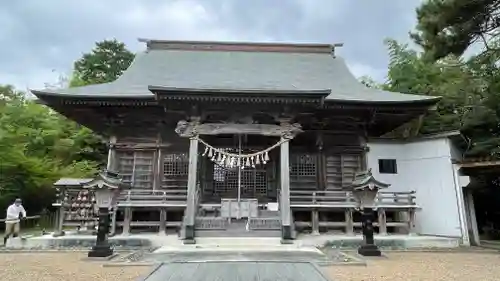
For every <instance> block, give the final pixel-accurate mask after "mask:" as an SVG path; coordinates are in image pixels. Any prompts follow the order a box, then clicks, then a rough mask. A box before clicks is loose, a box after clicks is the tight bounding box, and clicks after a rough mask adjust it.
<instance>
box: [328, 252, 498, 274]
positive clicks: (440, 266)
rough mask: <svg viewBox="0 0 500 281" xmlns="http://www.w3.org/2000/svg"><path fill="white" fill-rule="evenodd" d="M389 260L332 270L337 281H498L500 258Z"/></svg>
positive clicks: (397, 256) (412, 256)
mask: <svg viewBox="0 0 500 281" xmlns="http://www.w3.org/2000/svg"><path fill="white" fill-rule="evenodd" d="M387 256H388V259H385V260H383V259H380V260H369V261H368V266H367V267H358V266H353V267H347V266H343V267H330V268H328V269H326V271H327V272H328V274H329V276H331V277H332V279H333V280H335V281H337V280H338V281H379V280H383V281H396V280H397V281H401V280H405V281H423V280H425V281H434V280H436V281H472V280H481V281H497V280H500V277H499V276H500V254H492V253H392V254H388V255H387Z"/></svg>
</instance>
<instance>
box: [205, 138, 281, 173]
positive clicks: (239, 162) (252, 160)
mask: <svg viewBox="0 0 500 281" xmlns="http://www.w3.org/2000/svg"><path fill="white" fill-rule="evenodd" d="M197 139H198V141H199V142H200V143H202V144H203V145H204V146H205V150H204V151H203V154H202V156H208V157H209V158H210V160H212V161H213V162H215V163H217V164H219V165H220V166H225V167H229V168H233V167H241V168H244V167H252V168H255V166H256V165H261V164H263V165H265V164H266V163H267V162H269V160H270V158H269V151H271V150H273V149H274V148H276V147H278V146H280V145H281V144H282V143H284V142H286V141H288V140H286V139H282V140H280V141H278V142H277V143H275V144H274V145H272V146H270V147H268V148H266V149H264V150H261V151H257V152H254V153H248V154H235V153H231V152H227V151H224V150H222V149H219V148H215V147H213V146H212V145H210V144H208V143H207V142H205V141H204V140H202V139H200V138H199V137H197Z"/></svg>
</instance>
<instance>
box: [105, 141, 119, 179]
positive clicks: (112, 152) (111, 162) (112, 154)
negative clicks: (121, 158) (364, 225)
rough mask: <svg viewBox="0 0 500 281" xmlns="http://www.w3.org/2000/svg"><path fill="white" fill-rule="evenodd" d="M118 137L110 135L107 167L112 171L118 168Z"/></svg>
mask: <svg viewBox="0 0 500 281" xmlns="http://www.w3.org/2000/svg"><path fill="white" fill-rule="evenodd" d="M115 144H116V137H115V136H111V137H109V149H108V163H107V165H106V169H107V170H110V171H116V169H117V163H116V162H117V161H116V149H115Z"/></svg>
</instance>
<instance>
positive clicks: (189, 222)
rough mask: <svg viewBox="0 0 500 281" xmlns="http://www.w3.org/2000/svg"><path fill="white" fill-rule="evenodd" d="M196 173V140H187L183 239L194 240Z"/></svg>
mask: <svg viewBox="0 0 500 281" xmlns="http://www.w3.org/2000/svg"><path fill="white" fill-rule="evenodd" d="M197 172H198V138H196V137H195V136H194V137H191V138H190V139H189V170H188V173H189V174H188V187H187V206H186V211H185V213H184V223H183V228H184V239H185V240H193V239H194V222H195V216H196V206H195V205H196V186H197V185H196V174H197Z"/></svg>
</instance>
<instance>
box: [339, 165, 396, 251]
mask: <svg viewBox="0 0 500 281" xmlns="http://www.w3.org/2000/svg"><path fill="white" fill-rule="evenodd" d="M389 186H390V184H386V183H383V182H380V181H378V180H376V179H375V178H374V177H373V175H372V172H371V169H370V170H368V171H364V172H359V173H356V174H355V175H354V180H353V182H352V183H351V185H349V186H346V187H345V189H347V190H349V191H351V192H352V195H353V196H354V198H355V200H356V202H357V203H358V208H359V211H360V212H361V219H362V226H363V244H362V245H361V246H360V247H359V248H358V253H359V254H360V255H362V256H381V255H382V253H381V252H380V250H379V248H378V247H377V245H375V241H374V238H373V235H374V231H373V220H374V219H375V215H374V210H376V208H377V202H376V198H377V194H378V191H379V190H380V189H383V188H387V187H389Z"/></svg>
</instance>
